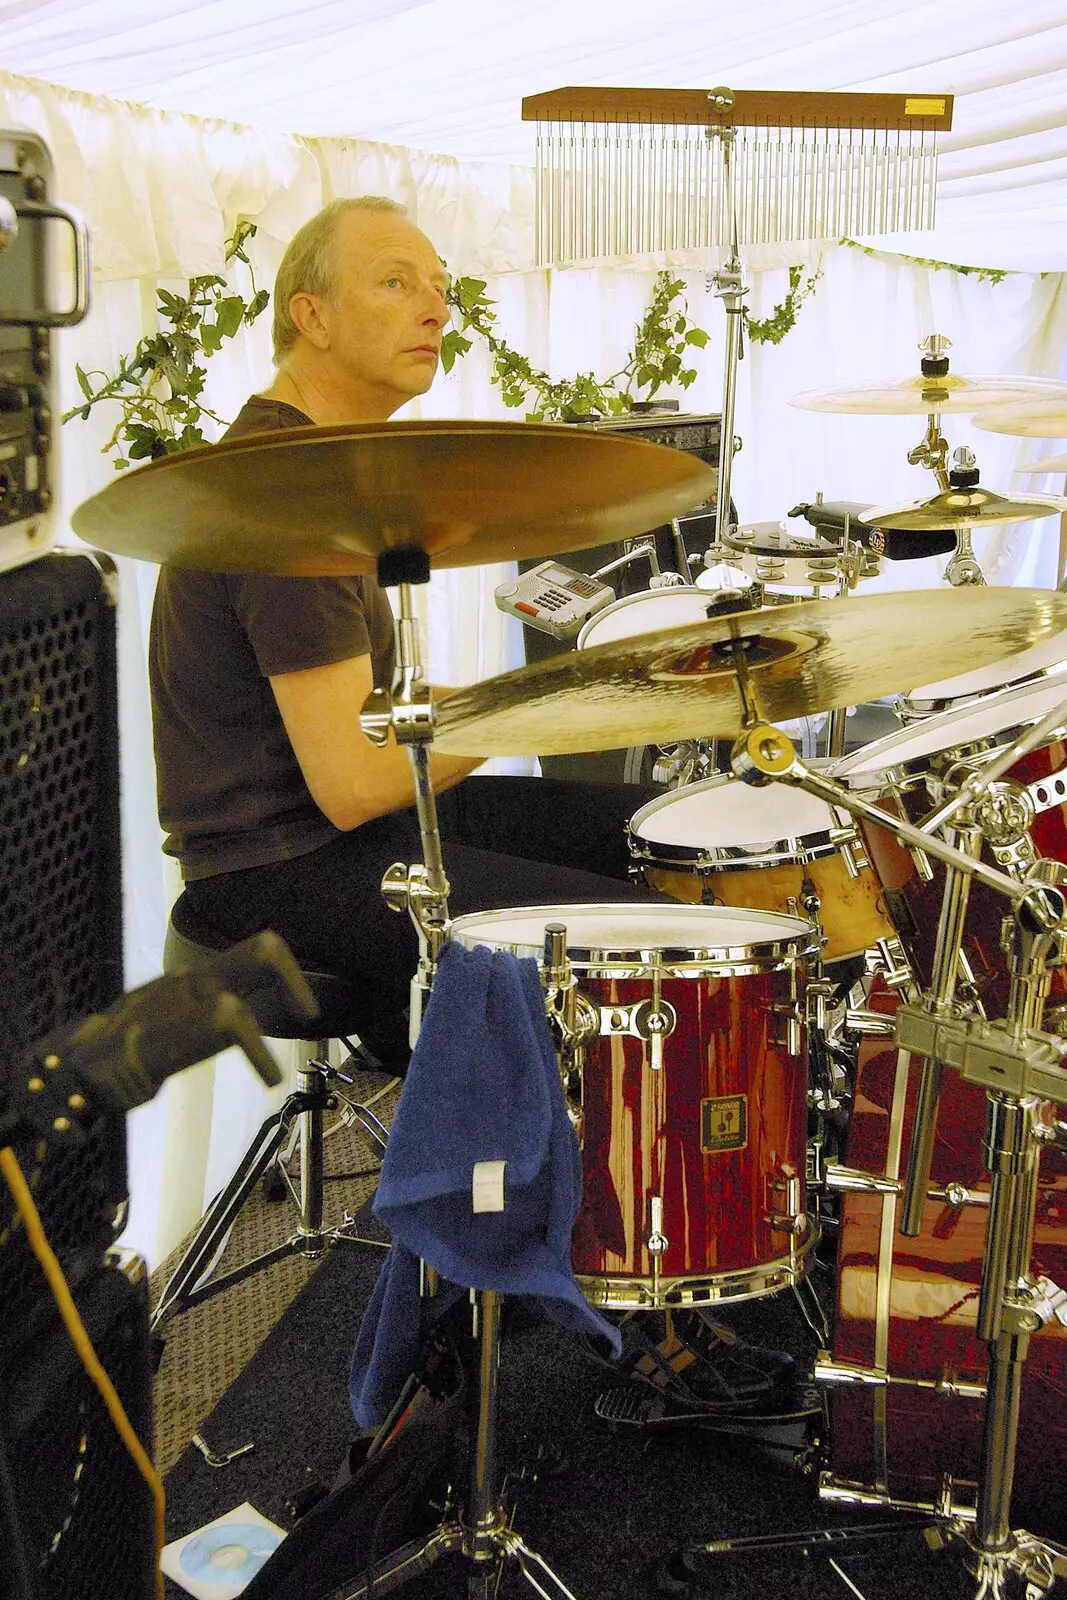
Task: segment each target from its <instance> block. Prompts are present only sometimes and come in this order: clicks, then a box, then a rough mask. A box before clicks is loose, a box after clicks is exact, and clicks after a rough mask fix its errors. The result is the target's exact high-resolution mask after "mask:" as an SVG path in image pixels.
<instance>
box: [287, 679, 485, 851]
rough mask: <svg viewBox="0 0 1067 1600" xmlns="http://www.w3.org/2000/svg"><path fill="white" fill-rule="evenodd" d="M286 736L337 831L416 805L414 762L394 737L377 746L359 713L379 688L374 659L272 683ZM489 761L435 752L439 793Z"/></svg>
mask: <svg viewBox="0 0 1067 1600" xmlns="http://www.w3.org/2000/svg"><path fill="white" fill-rule="evenodd" d="M270 686H271V688H272V689H273V691H274V698H275V700H276V701H277V704H278V710H279V711H280V712H281V717H282V721H283V722H284V724H285V731H286V733H287V734H288V735H289V742H290V744H291V745H292V747H293V751H294V753H295V755H296V759H297V761H298V762H299V763H300V770H301V772H302V773H303V774H304V781H305V783H306V784H307V786H308V788H309V790H310V791H311V798H312V799H313V800H314V802H315V804H316V805H317V806H318V808H319V810H320V811H322V812H323V813H324V814H325V815H326V816H327V817H328V818H329V820H330V821H331V822H332V823H333V825H334V827H335V828H340V829H342V830H343V831H347V830H348V829H350V828H358V827H359V826H360V824H361V823H364V822H369V821H370V820H371V818H372V817H380V816H384V815H385V813H386V812H388V811H399V810H401V809H402V808H403V807H405V806H410V805H413V804H414V801H415V785H414V778H413V776H412V771H411V761H410V758H409V757H408V753H407V751H406V750H405V749H404V748H403V746H401V745H398V744H396V743H395V741H394V740H393V738H392V736H390V739H389V743H388V744H386V745H373V744H371V742H370V740H369V739H367V738H366V737H365V735H364V734H363V732H362V730H361V728H360V726H359V713H360V711H361V710H362V709H363V703H364V701H365V700H366V698H367V696H368V695H369V694H370V692H371V690H372V688H373V687H374V678H373V674H372V671H371V658H370V656H369V655H362V656H353V657H351V658H350V659H349V660H347V661H337V662H332V663H330V664H329V665H328V666H324V667H307V668H305V669H304V670H303V671H301V672H283V673H280V674H278V675H277V676H275V677H272V678H271V679H270ZM483 759H484V757H470V756H444V755H433V756H431V761H430V771H431V773H432V774H433V783H434V789H435V790H437V791H441V790H444V789H450V788H451V787H452V785H453V784H455V783H458V782H459V780H460V779H461V778H465V777H466V775H467V773H468V772H473V770H474V768H475V767H477V766H480V765H481V762H482V760H483Z"/></svg>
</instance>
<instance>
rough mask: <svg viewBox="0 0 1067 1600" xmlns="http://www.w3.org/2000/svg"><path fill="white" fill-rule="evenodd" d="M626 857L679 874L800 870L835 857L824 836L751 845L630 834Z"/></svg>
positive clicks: (816, 834)
mask: <svg viewBox="0 0 1067 1600" xmlns="http://www.w3.org/2000/svg"><path fill="white" fill-rule="evenodd" d="M630 853H631V855H632V856H633V858H634V860H635V861H640V862H644V863H647V864H648V865H649V866H651V867H673V868H674V869H675V870H676V871H680V872H694V873H700V872H711V873H716V872H723V873H725V872H762V871H764V870H765V869H766V868H767V867H793V866H796V867H803V866H807V865H808V863H809V862H812V861H822V860H824V859H825V858H826V857H827V856H832V855H836V854H837V845H836V844H835V843H834V842H833V840H832V839H831V838H830V835H829V834H828V833H806V834H801V835H799V836H798V837H796V838H786V839H776V840H774V841H773V842H767V843H760V844H755V845H747V846H743V845H685V844H665V843H664V842H663V841H662V840H660V839H646V838H644V837H643V836H642V835H641V834H635V833H633V831H632V830H631V833H630Z"/></svg>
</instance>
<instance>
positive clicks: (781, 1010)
mask: <svg viewBox="0 0 1067 1600" xmlns="http://www.w3.org/2000/svg"><path fill="white" fill-rule="evenodd" d="M769 1009H770V1011H771V1013H772V1015H774V1016H776V1017H784V1018H785V1037H784V1038H782V1039H777V1038H775V1039H770V1040H769V1041H768V1042H769V1043H770V1044H773V1045H777V1046H778V1047H779V1049H781V1050H784V1051H785V1053H786V1055H787V1056H798V1055H800V1053H801V1050H802V1049H803V1043H804V1021H805V1013H804V1011H803V1010H802V1009H801V1006H800V1003H799V1002H798V1001H796V1000H789V1001H779V1002H775V1004H773V1005H772V1006H771V1007H770V1008H769Z"/></svg>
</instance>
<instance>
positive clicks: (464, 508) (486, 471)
mask: <svg viewBox="0 0 1067 1600" xmlns="http://www.w3.org/2000/svg"><path fill="white" fill-rule="evenodd" d="M714 497H715V473H714V472H713V471H712V469H711V468H710V467H707V466H705V465H704V463H703V462H702V461H699V460H698V459H697V458H696V457H695V456H692V455H689V454H688V453H686V452H685V451H682V450H670V449H667V448H666V447H664V446H663V445H658V444H646V443H644V442H643V441H639V440H636V439H631V438H625V437H620V436H619V435H616V434H611V433H601V432H594V431H592V430H589V431H587V430H585V429H582V428H572V427H562V426H557V427H550V426H546V425H545V424H543V423H524V422H375V423H348V424H344V425H340V426H337V427H328V428H311V427H308V428H289V429H285V430H283V431H281V432H277V433H256V434H247V435H243V436H241V437H239V438H237V439H234V440H228V441H226V442H225V443H223V444H217V445H208V446H205V447H204V448H202V449H196V450H187V451H184V452H182V453H179V454H176V455H170V456H164V457H163V458H162V459H161V460H159V461H154V462H153V463H152V464H151V465H150V466H146V467H138V468H136V469H135V470H134V471H132V472H129V473H125V474H124V475H123V476H122V477H121V478H118V479H116V481H115V482H114V483H113V484H111V485H110V486H109V487H108V488H106V489H104V490H103V491H102V492H101V493H100V494H97V495H94V496H93V497H92V499H91V500H87V501H85V503H84V504H83V505H81V506H79V508H78V510H77V511H76V512H75V513H74V516H73V518H72V525H73V527H74V531H75V533H77V534H78V535H79V537H81V538H82V539H85V540H86V541H87V542H88V543H89V544H92V545H96V546H98V547H99V548H101V549H103V550H110V551H112V552H113V553H115V554H117V555H124V556H137V557H140V558H141V559H142V560H145V561H158V562H166V563H168V564H170V565H173V566H176V567H196V568H202V569H207V570H209V571H215V572H274V573H280V574H285V575H289V576H302V577H315V576H329V575H331V574H332V575H335V576H341V575H344V574H351V573H369V572H374V570H375V565H376V559H377V557H378V555H379V554H380V553H381V552H382V551H384V550H392V549H396V548H398V547H401V546H405V545H418V546H419V547H421V548H422V549H423V550H425V551H426V552H427V553H428V555H429V556H430V561H431V565H433V566H435V567H466V566H477V565H479V564H480V563H482V562H488V561H508V560H514V559H518V558H521V557H525V556H551V555H556V554H557V553H559V552H561V551H564V550H581V549H584V548H585V547H586V546H588V545H596V544H602V543H605V542H607V541H610V540H616V539H623V538H627V537H629V536H631V535H634V534H639V533H644V532H645V531H646V530H647V529H649V528H655V527H658V526H660V524H662V523H665V522H669V521H670V520H671V518H672V517H677V516H681V515H683V514H684V513H685V512H686V511H691V510H692V509H693V508H694V506H696V505H698V504H699V503H701V502H703V501H705V500H708V499H709V498H710V499H712V500H713V499H714Z"/></svg>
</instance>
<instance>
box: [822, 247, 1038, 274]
mask: <svg viewBox="0 0 1067 1600" xmlns="http://www.w3.org/2000/svg"><path fill="white" fill-rule="evenodd" d="M840 242H841V244H847V245H848V247H849V249H850V250H862V252H863V254H864V255H865V256H873V258H874V259H875V260H876V261H907V262H908V264H909V265H910V266H913V267H929V268H930V269H931V270H932V271H934V272H958V273H959V274H960V276H961V277H963V278H973V279H974V280H975V282H976V283H1003V282H1004V279H1005V278H1006V277H1007V276H1008V268H1007V267H965V266H961V265H960V263H959V262H958V261H932V260H931V259H930V258H929V257H928V256H903V255H898V254H897V253H896V252H895V251H894V252H893V253H892V254H889V253H888V252H886V251H884V250H875V249H872V247H871V246H870V245H869V244H860V243H859V241H858V240H857V239H842V240H841V241H840ZM1043 276H1044V274H1043V273H1042V277H1043Z"/></svg>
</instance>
